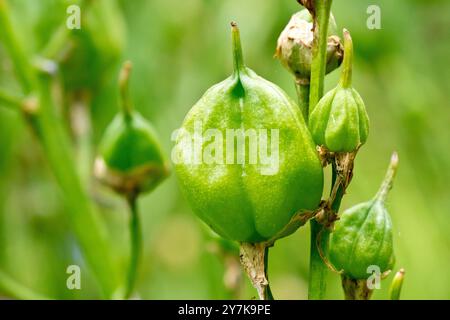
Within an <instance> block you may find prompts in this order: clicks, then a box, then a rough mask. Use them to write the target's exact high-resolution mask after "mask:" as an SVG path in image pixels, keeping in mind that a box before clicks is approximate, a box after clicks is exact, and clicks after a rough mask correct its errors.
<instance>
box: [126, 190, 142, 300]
mask: <svg viewBox="0 0 450 320" xmlns="http://www.w3.org/2000/svg"><path fill="white" fill-rule="evenodd" d="M128 205H129V207H130V213H131V215H130V243H131V250H130V264H129V267H128V276H127V286H126V290H125V299H129V298H130V296H131V294H132V293H133V289H134V284H135V282H136V275H137V271H138V266H139V259H140V253H141V247H142V235H141V226H140V219H139V212H138V208H137V202H136V196H134V195H133V196H131V197H130V198H129V199H128Z"/></svg>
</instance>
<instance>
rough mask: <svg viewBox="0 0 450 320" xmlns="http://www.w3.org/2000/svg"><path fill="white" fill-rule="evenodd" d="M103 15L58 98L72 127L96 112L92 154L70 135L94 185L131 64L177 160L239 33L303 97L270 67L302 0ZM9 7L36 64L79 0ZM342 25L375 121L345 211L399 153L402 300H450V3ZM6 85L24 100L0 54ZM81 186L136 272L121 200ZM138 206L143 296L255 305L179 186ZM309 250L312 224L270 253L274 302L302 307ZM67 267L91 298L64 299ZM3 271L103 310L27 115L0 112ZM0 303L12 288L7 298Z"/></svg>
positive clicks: (371, 190)
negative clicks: (234, 31)
mask: <svg viewBox="0 0 450 320" xmlns="http://www.w3.org/2000/svg"><path fill="white" fill-rule="evenodd" d="M102 1H104V0H102ZM105 2H108V4H106V7H107V8H108V9H105V12H104V13H107V16H108V18H107V19H104V20H100V21H98V20H96V19H95V18H92V17H91V18H89V19H88V18H86V20H82V31H81V34H83V32H85V33H89V35H88V36H86V37H87V38H88V40H85V39H84V37H85V35H81V36H79V38H80V39H81V40H80V39H78V40H79V42H78V43H84V42H83V41H87V42H89V41H90V42H91V43H95V45H94V46H93V47H88V46H83V45H81V46H78V47H76V48H75V51H74V52H75V53H76V54H75V55H74V56H73V57H72V60H71V61H74V62H73V64H74V66H71V65H70V63H69V64H68V65H67V66H66V67H65V69H63V72H62V73H63V75H62V78H64V79H63V80H61V83H63V84H64V91H62V90H59V92H60V94H61V92H63V95H64V96H63V97H62V98H61V97H60V101H61V103H60V112H61V114H64V115H67V114H71V111H70V110H71V109H73V105H74V101H80V100H81V101H83V102H84V103H85V105H87V107H88V110H89V114H90V118H91V122H92V129H93V130H92V137H91V140H90V141H92V143H89V139H87V141H88V143H86V140H83V138H79V137H77V136H76V134H74V135H73V140H74V151H75V152H76V154H78V155H79V159H80V161H84V164H81V165H80V166H81V168H82V169H80V170H81V171H83V172H89V164H90V163H92V157H93V155H94V154H95V150H96V149H95V148H96V145H97V143H98V141H99V138H100V137H101V134H102V132H103V130H104V129H105V127H106V125H107V124H108V123H109V121H110V120H111V119H112V117H113V116H114V114H115V113H116V112H117V110H118V103H117V96H118V93H117V87H116V77H117V72H118V70H119V67H120V64H121V62H122V61H123V60H124V59H130V60H131V61H132V62H133V64H134V72H133V75H132V80H131V81H132V82H131V93H132V98H133V101H134V104H135V106H136V108H137V109H138V110H139V111H140V112H141V113H142V114H144V115H145V116H146V117H147V118H148V119H150V120H151V121H152V123H153V124H154V126H155V128H156V129H157V131H158V133H159V136H160V139H161V142H162V144H163V146H164V150H165V152H166V154H167V155H170V152H171V148H172V146H173V143H172V142H171V140H170V137H171V133H172V131H173V130H175V129H176V128H178V127H179V126H180V124H181V122H182V120H183V117H184V115H185V114H186V113H187V111H188V110H189V109H190V108H191V106H192V105H193V104H194V103H195V102H196V101H197V100H198V99H199V98H200V97H201V95H202V94H203V92H204V91H205V90H206V89H207V88H209V87H210V86H211V85H212V84H214V83H217V82H219V81H221V80H222V79H224V78H225V77H227V76H228V75H229V74H230V73H231V68H232V60H231V53H230V51H231V43H230V30H229V22H230V21H231V20H236V21H237V22H238V23H239V25H240V28H241V37H242V43H243V49H244V55H245V60H246V63H247V65H248V66H249V67H251V68H252V69H253V70H255V71H256V72H257V73H258V74H259V75H261V76H263V77H264V78H266V79H268V80H270V81H272V82H275V83H277V84H278V85H279V86H281V87H282V88H283V89H285V90H286V91H287V92H288V94H289V95H291V96H292V97H295V89H294V86H293V82H292V78H291V76H290V74H288V73H287V71H286V70H284V69H283V67H282V66H281V65H280V63H279V62H278V61H277V60H275V59H274V58H273V54H274V51H275V46H276V40H277V37H278V35H279V33H280V32H281V30H282V29H283V27H284V25H285V24H286V23H287V22H288V20H289V18H290V16H291V15H292V14H293V13H294V12H296V11H298V10H300V6H299V5H298V4H297V3H296V1H294V0H283V1H279V0H271V1H259V0H246V1H240V0H227V1H222V0H186V1H175V0H133V1H125V0H122V1H115V0H106V1H105ZM9 3H10V5H11V8H12V11H13V15H12V18H13V21H14V23H15V25H16V26H17V28H18V29H19V30H20V32H21V36H22V40H23V42H24V43H25V44H26V48H27V50H28V51H29V52H30V54H35V55H38V54H39V52H41V51H42V50H43V49H44V48H45V47H46V44H47V42H48V41H49V39H51V38H52V36H53V34H54V32H55V30H57V29H58V28H60V27H61V25H64V24H65V21H66V18H67V14H66V8H67V6H68V5H69V4H71V3H72V2H71V1H64V0H40V1H33V0H10V1H9ZM372 4H375V5H378V6H379V7H380V8H381V27H382V28H381V29H380V30H369V29H368V28H367V27H366V20H367V18H368V16H369V15H368V14H367V13H366V10H367V7H368V6H369V5H372ZM82 10H83V8H82ZM333 12H334V15H335V17H336V20H337V22H338V25H339V27H340V28H343V27H346V28H348V29H349V30H350V31H351V33H352V35H353V39H354V44H355V50H356V53H355V68H354V86H355V87H356V88H357V89H358V90H359V92H360V93H361V95H362V97H363V98H364V100H365V102H366V106H367V109H368V113H369V116H370V119H371V132H370V137H369V140H368V142H367V144H366V145H365V146H364V147H363V148H362V150H361V151H360V153H359V155H358V157H357V160H356V167H355V176H354V179H353V182H352V184H351V186H350V188H349V189H348V195H347V196H346V197H345V198H344V202H343V205H342V208H347V207H349V206H351V205H353V204H356V203H358V202H361V201H365V200H368V199H369V198H371V197H372V196H373V195H374V194H375V192H376V190H377V188H378V185H379V183H380V182H381V180H382V178H383V176H384V172H385V169H386V167H387V164H388V161H389V158H390V154H391V153H392V151H394V150H396V151H398V153H399V156H400V167H399V172H398V176H397V179H396V181H395V186H394V189H393V191H392V192H391V194H390V197H389V201H388V206H389V210H390V213H391V215H392V219H393V223H394V227H395V247H396V256H397V263H396V266H395V268H396V269H399V268H400V267H404V268H405V269H406V273H407V275H406V280H405V284H404V288H403V292H402V298H405V299H449V298H450V272H449V270H450V193H449V183H448V181H450V149H449V148H448V147H449V143H450V106H449V98H450V86H449V84H450V73H449V72H450V68H449V67H448V63H449V56H450V2H449V1H447V0H434V1H431V0H421V1H420V0H415V1H413V0H396V1H391V0H351V1H350V0H345V1H343V0H335V1H334V4H333ZM83 39H84V40H83ZM77 63H78V64H77ZM338 75H339V72H336V71H335V72H334V73H332V74H331V75H329V76H328V77H327V78H326V87H327V88H328V89H330V88H332V87H333V86H334V85H335V84H336V81H337V79H338ZM71 77H74V78H75V79H71ZM0 86H1V87H2V88H6V89H7V90H11V92H14V91H18V85H17V84H16V81H15V76H14V72H13V70H12V65H11V62H10V60H9V58H8V57H7V55H6V53H5V50H4V48H3V47H2V45H1V43H0ZM60 89H61V88H60ZM80 97H81V98H80ZM66 119H69V117H68V116H67V117H66ZM69 126H70V121H69V120H68V127H69ZM80 140H81V142H80ZM83 141H84V142H83ZM80 150H81V151H80ZM80 154H81V155H80ZM62 165H63V164H62ZM85 181H86V184H87V185H89V190H90V192H91V194H92V198H93V201H95V202H96V204H97V208H98V212H99V214H100V215H101V218H102V220H103V222H104V223H105V225H106V226H107V230H108V234H109V239H110V243H111V245H112V246H113V248H114V254H115V263H117V265H118V266H119V268H120V269H121V270H122V271H124V270H125V267H126V264H127V262H126V261H127V255H128V228H127V218H128V213H127V209H126V206H125V203H124V202H123V201H122V199H120V198H119V197H118V196H116V195H115V194H113V193H112V192H110V191H108V190H106V189H105V188H104V187H102V186H99V185H98V184H97V183H96V182H95V181H92V179H91V178H90V177H89V174H86V177H85ZM261 192H264V190H261ZM325 192H326V191H325ZM139 205H140V209H141V214H142V218H143V227H144V233H143V234H144V258H143V263H142V265H141V271H140V275H139V278H138V288H137V289H138V293H139V297H141V298H144V299H155V298H159V299H178V298H192V299H220V298H251V297H252V296H254V295H255V292H254V291H253V290H252V288H251V287H250V285H249V283H248V281H247V279H242V281H241V283H242V288H239V287H234V288H230V287H229V286H228V287H227V286H226V285H225V284H224V281H223V277H224V272H225V271H226V270H225V269H228V270H229V269H230V268H232V266H234V264H233V258H232V257H226V256H224V255H223V254H221V253H220V250H218V248H220V246H218V244H217V242H216V241H215V240H214V239H212V238H211V237H210V235H209V234H208V232H207V231H206V229H205V227H204V226H203V225H202V223H201V222H200V221H199V220H198V219H197V218H196V217H195V216H194V214H193V213H192V211H191V210H190V208H189V206H188V204H187V203H186V201H185V200H184V199H183V196H182V195H181V194H180V190H179V188H178V183H177V179H176V176H175V175H174V174H172V175H171V177H170V178H169V179H168V180H166V181H165V182H164V183H163V184H162V185H161V186H160V187H159V188H157V189H156V190H155V191H154V192H153V193H151V194H149V195H146V196H144V197H142V198H141V199H140V203H139ZM93 245H95V244H93ZM308 251H309V230H308V226H306V227H304V228H302V229H300V230H299V231H297V232H296V233H295V234H294V235H292V236H290V237H288V238H285V239H282V240H280V241H278V242H277V243H276V246H275V247H274V248H273V249H271V256H270V278H271V282H272V290H273V292H274V295H275V297H276V298H279V299H304V298H306V295H307V277H308V263H309V262H308ZM71 264H78V265H80V266H82V290H74V291H71V290H68V289H67V288H66V278H67V276H68V275H67V274H66V268H67V266H68V265H71ZM225 265H226V266H228V268H225V267H224V266H225ZM230 266H231V267H230ZM0 270H1V271H2V272H4V273H6V274H8V275H10V276H11V277H13V278H14V279H16V280H17V281H19V282H20V283H22V284H24V285H26V286H28V287H30V288H32V289H33V290H36V291H39V292H41V293H43V294H46V295H48V296H50V297H56V298H67V299H72V298H96V297H99V290H98V287H97V285H96V283H95V281H94V280H93V278H92V276H91V274H90V272H89V270H88V269H87V268H85V264H84V262H83V259H82V256H81V255H80V252H79V250H78V247H77V244H76V239H75V237H74V235H73V233H72V232H71V230H70V228H69V225H68V221H67V217H66V215H65V209H64V204H63V202H62V199H61V195H60V193H59V190H58V188H57V186H56V184H55V181H54V179H53V177H52V174H51V172H50V170H49V168H48V166H47V164H46V161H45V158H44V157H43V155H42V151H41V149H40V147H39V145H38V143H37V141H36V139H35V138H34V137H33V135H32V134H31V133H30V131H29V130H28V128H27V126H26V123H25V122H24V121H23V118H22V117H21V115H20V114H18V113H15V112H13V111H10V110H7V109H5V108H2V107H1V106H0ZM231 274H232V272H231ZM229 275H230V273H228V276H229ZM228 278H230V277H228ZM391 278H392V276H390V277H389V278H388V280H385V281H383V282H382V289H381V290H377V291H376V292H375V294H374V297H375V298H379V299H384V298H386V297H387V287H388V284H389V282H390V279H391ZM227 283H228V285H229V281H228V282H227ZM1 292H2V288H0V296H1ZM327 297H328V298H332V299H341V298H342V297H343V294H342V292H341V289H340V281H339V277H338V276H336V275H334V274H332V273H330V275H329V290H328V294H327Z"/></svg>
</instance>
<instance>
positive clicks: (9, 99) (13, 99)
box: [0, 90, 22, 111]
mask: <svg viewBox="0 0 450 320" xmlns="http://www.w3.org/2000/svg"><path fill="white" fill-rule="evenodd" d="M0 106H3V107H7V108H8V109H11V110H16V111H20V110H21V108H22V99H20V98H19V97H17V96H14V95H12V94H10V93H8V92H6V91H3V90H0Z"/></svg>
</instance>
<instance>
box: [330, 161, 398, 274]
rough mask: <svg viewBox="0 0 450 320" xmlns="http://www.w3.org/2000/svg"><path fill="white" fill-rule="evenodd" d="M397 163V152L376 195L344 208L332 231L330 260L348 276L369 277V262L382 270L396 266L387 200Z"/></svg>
mask: <svg viewBox="0 0 450 320" xmlns="http://www.w3.org/2000/svg"><path fill="white" fill-rule="evenodd" d="M397 163H398V158H397V155H396V154H394V155H393V157H392V159H391V165H390V167H389V169H388V172H387V174H386V178H385V180H384V182H383V184H382V186H381V188H380V190H379V191H378V193H377V195H376V196H375V198H374V199H372V200H371V201H368V202H364V203H361V204H358V205H356V206H354V207H352V208H350V209H348V210H346V211H344V213H343V214H342V216H341V217H340V220H339V221H337V222H336V225H335V227H336V228H335V230H334V232H333V233H332V234H331V239H330V251H329V254H330V261H331V263H332V264H333V265H334V266H335V268H336V269H337V270H342V271H343V274H344V276H346V277H347V278H349V279H355V280H360V279H367V278H368V277H369V276H370V275H371V271H370V270H368V268H369V267H370V266H376V267H378V268H379V271H380V272H381V273H385V272H386V271H389V270H391V269H392V267H393V266H394V262H395V257H394V248H393V247H394V246H393V240H392V237H393V232H392V221H391V217H390V216H389V213H388V211H387V210H386V206H385V201H386V197H387V193H388V191H389V189H390V187H391V185H392V180H393V178H394V175H395V171H396V167H397Z"/></svg>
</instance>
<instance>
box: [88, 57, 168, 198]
mask: <svg viewBox="0 0 450 320" xmlns="http://www.w3.org/2000/svg"><path fill="white" fill-rule="evenodd" d="M130 71H131V64H130V63H129V62H127V63H125V64H124V67H123V69H122V72H121V76H120V79H119V82H120V89H121V96H122V112H120V113H119V114H118V115H117V116H116V117H115V118H114V120H113V121H112V123H111V124H110V125H109V126H108V127H107V129H106V131H105V134H104V136H103V138H102V140H101V142H100V154H99V156H98V158H97V159H96V161H95V168H94V174H95V176H96V177H97V178H98V179H99V180H100V181H102V182H103V183H105V184H106V185H108V186H110V187H111V188H112V189H114V190H115V191H117V192H118V193H121V194H124V195H136V194H138V193H140V192H146V191H150V190H152V189H153V188H155V187H156V186H157V185H158V184H159V183H160V182H161V181H162V180H164V179H165V178H166V177H167V176H168V174H169V169H168V164H167V162H166V160H165V157H164V155H163V153H162V151H161V147H160V145H159V143H158V140H157V138H156V133H155V131H154V129H153V127H152V126H151V124H150V123H149V122H148V121H147V120H146V119H144V117H142V116H141V115H140V114H139V113H138V112H137V111H134V110H133V109H132V106H131V103H130V99H129V97H128V88H127V86H128V78H129V73H130Z"/></svg>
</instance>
